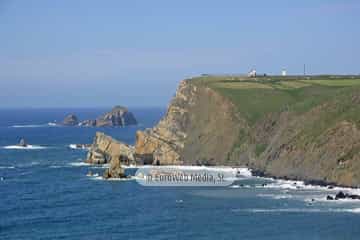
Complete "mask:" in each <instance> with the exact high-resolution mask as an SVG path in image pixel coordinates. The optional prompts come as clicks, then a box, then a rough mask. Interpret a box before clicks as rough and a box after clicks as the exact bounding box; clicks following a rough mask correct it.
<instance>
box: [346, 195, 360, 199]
mask: <svg viewBox="0 0 360 240" xmlns="http://www.w3.org/2000/svg"><path fill="white" fill-rule="evenodd" d="M346 198H350V199H354V200H360V195H356V194H351V195H349V194H347V195H346Z"/></svg>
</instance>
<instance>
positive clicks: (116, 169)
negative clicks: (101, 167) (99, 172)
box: [103, 158, 126, 179]
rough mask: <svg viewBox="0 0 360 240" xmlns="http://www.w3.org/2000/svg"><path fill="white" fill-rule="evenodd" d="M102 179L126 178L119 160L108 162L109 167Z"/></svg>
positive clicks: (114, 159)
mask: <svg viewBox="0 0 360 240" xmlns="http://www.w3.org/2000/svg"><path fill="white" fill-rule="evenodd" d="M103 178H105V179H107V178H126V175H125V170H124V168H122V167H121V161H120V159H119V158H113V159H112V160H111V161H110V167H109V168H108V169H106V170H105V171H104V174H103Z"/></svg>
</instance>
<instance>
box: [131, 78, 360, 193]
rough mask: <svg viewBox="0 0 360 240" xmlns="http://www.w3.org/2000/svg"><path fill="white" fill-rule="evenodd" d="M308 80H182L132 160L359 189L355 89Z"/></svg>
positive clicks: (359, 133)
mask: <svg viewBox="0 0 360 240" xmlns="http://www.w3.org/2000/svg"><path fill="white" fill-rule="evenodd" d="M267 81H268V80H267ZM316 81H317V82H315V84H313V83H312V82H306V81H305V80H304V81H303V80H301V81H297V80H296V81H295V80H294V81H293V80H291V81H282V80H279V81H268V82H266V81H265V82H263V81H262V80H261V81H254V80H252V79H250V80H249V79H246V80H245V81H242V80H237V79H236V80H234V79H228V78H210V79H206V80H204V78H200V79H192V80H185V81H182V82H181V83H180V85H179V88H178V90H177V93H176V96H175V97H174V99H173V100H172V101H171V103H170V105H169V108H168V111H167V113H166V115H165V117H164V118H163V119H162V120H161V121H160V122H159V124H158V125H157V126H155V127H154V128H153V129H148V130H146V131H143V132H138V133H137V141H136V146H135V149H136V150H135V152H136V155H137V156H140V158H141V156H144V157H145V156H146V158H147V160H148V162H151V163H153V164H189V165H191V164H210V165H238V166H239V165H242V166H249V167H251V168H252V169H254V170H257V171H260V172H263V173H264V174H266V175H270V176H277V177H285V178H291V179H302V180H310V181H314V182H326V183H335V184H338V185H345V186H359V185H360V159H359V158H360V154H359V151H360V143H359V140H360V130H359V123H360V107H359V104H357V101H359V99H360V97H359V94H358V92H359V88H358V87H356V85H354V86H352V85H351V84H352V83H351V84H349V82H348V83H346V84H345V85H344V86H342V85H341V84H343V82H336V81H335V80H334V81H333V82H330V83H329V82H326V85H324V86H322V85H321V84H322V83H323V82H321V81H320V82H319V81H318V80H316ZM359 81H360V80H359ZM332 83H334V84H335V85H334V87H333V86H328V85H329V84H332ZM349 85H350V86H349ZM279 86H280V87H279ZM334 96H335V98H334ZM149 156H151V157H149ZM143 159H145V158H143Z"/></svg>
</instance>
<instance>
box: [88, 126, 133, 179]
mask: <svg viewBox="0 0 360 240" xmlns="http://www.w3.org/2000/svg"><path fill="white" fill-rule="evenodd" d="M134 152H135V149H134V147H133V146H130V145H127V144H125V143H122V142H119V141H117V140H115V139H113V138H111V137H110V136H107V135H105V134H104V133H101V132H97V133H96V135H95V138H94V141H93V144H92V145H91V147H90V150H89V152H88V155H87V160H86V162H87V163H91V164H104V163H109V164H110V167H109V168H108V169H106V170H105V172H104V174H103V177H104V178H123V177H125V172H124V169H123V168H122V167H121V164H125V165H128V164H131V163H134Z"/></svg>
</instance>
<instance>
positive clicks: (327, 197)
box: [326, 195, 334, 200]
mask: <svg viewBox="0 0 360 240" xmlns="http://www.w3.org/2000/svg"><path fill="white" fill-rule="evenodd" d="M326 200H334V198H333V197H332V196H330V195H327V196H326Z"/></svg>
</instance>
